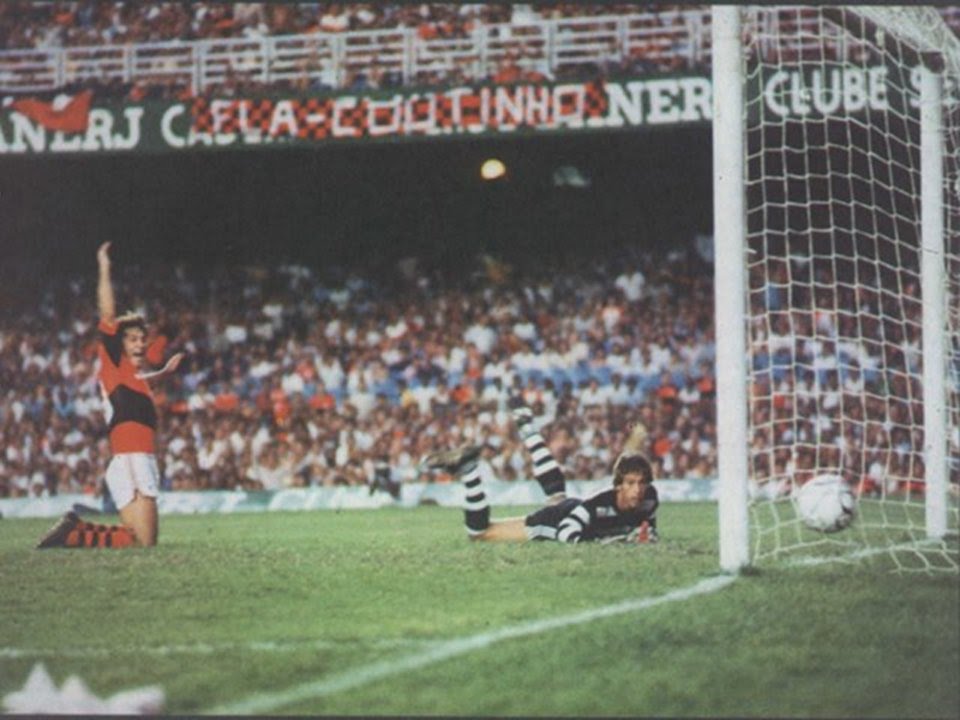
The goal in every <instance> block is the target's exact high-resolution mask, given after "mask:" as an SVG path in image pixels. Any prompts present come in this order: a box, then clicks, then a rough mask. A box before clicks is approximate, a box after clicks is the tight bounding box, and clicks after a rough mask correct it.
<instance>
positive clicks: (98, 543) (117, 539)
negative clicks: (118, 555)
mask: <svg viewBox="0 0 960 720" xmlns="http://www.w3.org/2000/svg"><path fill="white" fill-rule="evenodd" d="M133 544H134V536H133V531H132V530H130V528H127V527H124V526H123V525H100V524H97V523H91V522H86V521H84V520H81V521H80V522H78V523H77V526H76V527H75V528H74V529H73V530H71V531H70V534H69V535H67V539H66V541H65V542H64V545H65V546H66V547H72V548H125V547H130V546H132V545H133Z"/></svg>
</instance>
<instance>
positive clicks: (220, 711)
mask: <svg viewBox="0 0 960 720" xmlns="http://www.w3.org/2000/svg"><path fill="white" fill-rule="evenodd" d="M735 579H736V576H735V575H718V576H716V577H711V578H707V579H705V580H701V581H700V582H698V583H697V584H696V585H692V586H690V587H687V588H682V589H680V590H674V591H672V592H668V593H667V594H665V595H660V596H658V597H652V598H638V599H636V600H627V601H624V602H621V603H616V604H614V605H604V606H602V607H598V608H593V609H591V610H584V611H581V612H578V613H572V614H570V615H561V616H559V617H553V618H545V619H543V620H534V621H532V622H526V623H522V624H519V625H510V626H507V627H504V628H500V629H499V630H494V631H492V632H485V633H480V634H478V635H470V636H468V637H463V638H456V639H453V640H448V641H445V642H441V643H437V644H436V645H434V646H433V647H429V648H427V649H425V650H421V651H420V652H415V653H413V654H410V655H406V656H401V657H398V658H393V659H390V660H382V661H379V662H375V663H372V664H370V665H363V666H361V667H357V668H352V669H350V670H347V671H346V672H342V673H339V674H337V675H333V676H331V677H328V678H324V679H321V680H314V681H311V682H307V683H303V684H302V685H297V686H294V687H291V688H287V689H286V690H281V691H279V692H272V693H257V694H254V695H251V696H250V697H248V698H245V699H243V700H239V701H237V702H234V703H229V704H225V705H220V706H218V707H215V708H211V709H210V710H207V711H206V713H208V714H211V715H262V714H266V713H272V712H275V711H276V710H278V709H279V708H282V707H285V706H287V705H291V704H293V703H297V702H303V701H305V700H313V699H315V698H319V697H324V696H326V695H332V694H334V693H338V692H342V691H344V690H352V689H353V688H357V687H360V686H362V685H366V684H368V683H371V682H375V681H377V680H382V679H384V678H388V677H391V676H393V675H400V674H403V673H407V672H411V671H413V670H419V669H420V668H423V667H426V666H428V665H432V664H434V663H437V662H440V661H442V660H447V659H449V658H452V657H456V656H458V655H466V654H467V653H470V652H473V651H474V650H482V649H483V648H486V647H489V646H491V645H493V644H495V643H498V642H501V641H503V640H513V639H516V638H521V637H526V636H529V635H539V634H540V633H545V632H548V631H550V630H556V629H559V628H564V627H569V626H571V625H580V624H582V623H589V622H593V621H595V620H600V619H603V618H608V617H613V616H615V615H622V614H623V613H628V612H635V611H637V610H646V609H647V608H652V607H655V606H657V605H663V604H665V603H671V602H680V601H682V600H688V599H690V598H692V597H695V596H697V595H705V594H707V593H712V592H716V591H718V590H721V589H722V588H725V587H726V586H727V585H729V584H730V583H732V582H733V581H734V580H735Z"/></svg>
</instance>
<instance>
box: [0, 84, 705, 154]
mask: <svg viewBox="0 0 960 720" xmlns="http://www.w3.org/2000/svg"><path fill="white" fill-rule="evenodd" d="M81 95H84V93H81ZM80 99H81V98H80V97H79V96H77V97H74V98H70V97H67V96H63V95H61V96H58V97H57V98H54V99H51V100H49V101H41V100H38V99H33V98H21V99H17V100H15V101H13V102H10V98H7V99H6V100H5V101H4V103H3V106H2V108H0V154H8V155H10V154H58V153H105V152H114V153H116V152H123V153H131V152H150V153H156V152H178V151H186V150H216V149H237V148H265V147H279V146H294V147H296V146H309V145H315V144H318V143H344V142H358V141H360V142H369V141H377V140H399V139H413V138H442V137H471V136H478V135H479V136H495V135H508V134H510V135H513V134H523V133H527V134H536V133H543V132H573V131H585V130H605V129H611V128H643V127H653V126H672V125H681V124H689V123H707V122H709V121H710V120H711V118H712V109H711V102H712V92H711V85H710V80H709V78H708V77H706V76H704V75H697V74H691V75H681V76H657V77H652V78H645V79H627V80H605V81H601V80H593V81H589V82H568V83H549V82H531V83H520V84H516V85H509V86H508V85H464V86H458V87H450V88H444V89H438V88H431V89H429V90H425V89H406V88H404V89H397V90H395V91H384V90H366V91H361V92H342V93H338V94H324V95H317V96H303V95H291V96H278V95H271V96H257V97H252V96H251V97H233V98H216V97H196V98H190V99H186V100H181V101H169V100H166V101H164V100H143V101H141V102H129V101H128V102H120V101H116V102H110V101H107V100H102V99H97V98H93V99H92V100H91V98H90V97H88V96H85V97H83V98H82V100H83V102H81V101H80Z"/></svg>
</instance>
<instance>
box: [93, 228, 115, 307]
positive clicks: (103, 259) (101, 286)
mask: <svg viewBox="0 0 960 720" xmlns="http://www.w3.org/2000/svg"><path fill="white" fill-rule="evenodd" d="M109 252H110V243H108V242H105V243H103V245H101V246H100V248H99V249H98V250H97V266H98V268H99V275H98V279H97V309H98V310H99V311H100V319H101V320H104V321H106V322H108V323H112V322H113V321H114V320H115V319H116V317H117V306H116V302H115V301H114V299H113V284H112V283H111V282H110V254H109Z"/></svg>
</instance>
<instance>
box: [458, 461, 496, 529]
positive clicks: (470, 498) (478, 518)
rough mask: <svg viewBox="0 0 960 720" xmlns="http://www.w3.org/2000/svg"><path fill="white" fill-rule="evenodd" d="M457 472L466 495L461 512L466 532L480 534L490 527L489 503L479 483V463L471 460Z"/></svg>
mask: <svg viewBox="0 0 960 720" xmlns="http://www.w3.org/2000/svg"><path fill="white" fill-rule="evenodd" d="M459 474H460V480H461V482H463V489H464V490H465V496H466V497H465V504H464V508H463V514H464V518H465V522H466V526H467V534H469V535H480V534H481V533H483V532H484V531H485V530H486V529H487V528H488V527H490V503H489V502H487V494H486V493H485V492H484V491H483V486H482V485H481V483H480V465H479V464H478V463H476V462H472V463H470V464H469V465H466V466H464V467H462V468H460V469H459Z"/></svg>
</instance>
